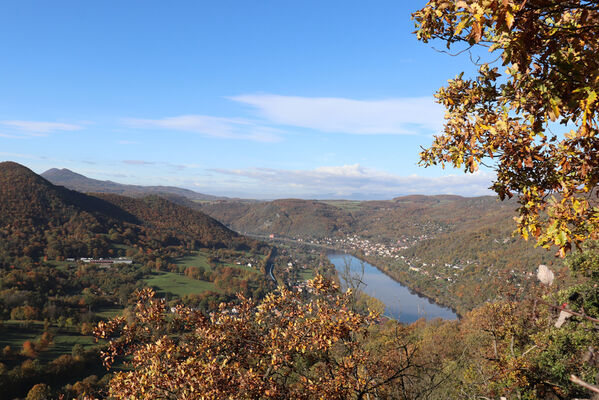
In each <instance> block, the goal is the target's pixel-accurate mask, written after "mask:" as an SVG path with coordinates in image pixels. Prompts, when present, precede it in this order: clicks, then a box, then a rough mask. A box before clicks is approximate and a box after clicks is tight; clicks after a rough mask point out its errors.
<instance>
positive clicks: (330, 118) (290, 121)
mask: <svg viewBox="0 0 599 400" xmlns="http://www.w3.org/2000/svg"><path fill="white" fill-rule="evenodd" d="M230 99H231V100H234V101H237V102H240V103H243V104H246V105H249V106H251V107H253V108H255V109H256V110H257V112H258V113H259V115H260V116H261V117H263V118H264V119H265V120H266V121H268V122H270V123H273V124H279V125H288V126H296V127H303V128H309V129H314V130H317V131H323V132H337V133H349V134H358V135H368V134H396V135H403V134H422V133H425V134H431V133H436V132H437V131H439V130H440V129H441V127H442V125H443V115H444V111H443V107H442V106H441V105H439V104H437V103H435V101H434V99H433V98H432V97H413V98H391V99H384V100H355V99H348V98H338V97H298V96H279V95H272V94H264V95H247V94H246V95H239V96H233V97H230Z"/></svg>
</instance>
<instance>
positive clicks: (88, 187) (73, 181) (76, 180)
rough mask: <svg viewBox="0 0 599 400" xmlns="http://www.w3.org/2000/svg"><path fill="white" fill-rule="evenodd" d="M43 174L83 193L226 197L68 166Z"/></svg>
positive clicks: (55, 182) (194, 198)
mask: <svg viewBox="0 0 599 400" xmlns="http://www.w3.org/2000/svg"><path fill="white" fill-rule="evenodd" d="M41 176H42V177H44V178H45V179H47V180H49V181H50V182H52V183H53V184H55V185H60V186H64V187H66V188H68V189H72V190H77V191H78V192H83V193H114V194H120V195H123V196H130V197H143V196H147V195H149V194H160V195H174V196H181V197H184V198H186V199H189V200H192V201H205V200H222V199H226V198H225V197H218V196H211V195H208V194H203V193H198V192H194V191H193V190H188V189H183V188H178V187H174V186H141V185H125V184H122V183H116V182H112V181H101V180H98V179H92V178H88V177H86V176H84V175H81V174H78V173H76V172H73V171H71V170H69V169H66V168H63V169H58V168H52V169H49V170H47V171H46V172H44V173H42V174H41Z"/></svg>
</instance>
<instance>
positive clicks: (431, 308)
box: [328, 254, 457, 323]
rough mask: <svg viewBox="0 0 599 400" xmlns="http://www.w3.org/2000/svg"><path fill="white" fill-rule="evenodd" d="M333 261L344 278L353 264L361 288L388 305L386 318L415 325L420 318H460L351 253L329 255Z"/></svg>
mask: <svg viewBox="0 0 599 400" xmlns="http://www.w3.org/2000/svg"><path fill="white" fill-rule="evenodd" d="M328 257H329V260H331V262H332V263H333V264H334V265H335V268H336V269H337V272H338V273H339V275H341V274H342V273H343V271H344V269H345V267H346V265H349V268H350V271H351V273H352V275H356V274H357V275H359V276H362V266H363V267H364V274H363V276H362V282H364V284H365V285H362V286H361V287H360V288H361V290H362V291H363V292H365V293H366V294H368V295H369V296H372V297H375V298H377V299H379V300H380V301H382V302H383V303H384V304H385V315H386V316H388V317H390V318H394V319H397V320H399V321H401V322H406V323H410V322H414V321H416V320H417V319H418V318H422V317H424V318H426V319H432V318H438V317H440V318H444V319H456V318H457V316H456V314H455V313H454V312H453V311H452V310H451V309H449V308H447V307H442V306H440V305H438V304H435V303H433V302H432V301H430V300H429V299H427V298H425V297H420V296H418V295H417V294H415V293H411V292H410V290H409V289H408V288H406V287H405V286H403V285H402V284H401V283H399V282H396V281H394V280H393V279H391V278H390V277H388V276H387V275H385V274H384V273H382V272H381V271H379V270H378V269H377V268H376V267H374V266H373V265H371V264H368V263H367V262H363V261H361V260H359V259H357V258H356V257H354V256H352V255H349V254H329V255H328Z"/></svg>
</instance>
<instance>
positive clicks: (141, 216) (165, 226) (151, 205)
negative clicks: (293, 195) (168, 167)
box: [95, 194, 242, 247]
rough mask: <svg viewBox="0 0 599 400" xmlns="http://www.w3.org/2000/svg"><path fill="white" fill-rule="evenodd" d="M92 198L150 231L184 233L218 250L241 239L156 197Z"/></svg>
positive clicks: (210, 220)
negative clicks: (135, 219)
mask: <svg viewBox="0 0 599 400" xmlns="http://www.w3.org/2000/svg"><path fill="white" fill-rule="evenodd" d="M95 196H97V197H98V198H99V199H101V200H105V201H106V202H108V203H111V204H113V205H115V206H117V207H118V208H119V209H121V210H124V211H125V212H127V213H130V214H131V215H132V216H134V217H135V218H137V219H138V220H139V221H141V223H142V224H143V225H145V226H147V227H149V228H154V229H160V230H164V231H169V232H171V231H172V232H180V233H184V234H186V235H189V236H190V237H196V238H198V240H201V241H202V242H204V243H206V244H207V245H214V244H216V243H219V247H223V246H225V247H226V244H227V243H231V242H232V241H234V240H241V239H242V236H240V235H239V234H237V233H236V232H233V231H232V230H230V229H229V228H227V227H225V226H224V225H223V224H221V223H220V222H218V221H217V220H215V219H214V218H211V217H209V216H207V215H206V214H204V213H202V212H200V211H197V210H192V209H190V208H188V207H185V206H182V205H179V204H175V203H173V202H171V201H169V200H167V199H164V198H162V197H159V196H155V195H153V196H146V197H144V198H142V199H134V198H131V197H125V196H118V195H113V194H95Z"/></svg>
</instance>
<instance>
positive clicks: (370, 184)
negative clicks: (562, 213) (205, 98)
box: [211, 164, 494, 198]
mask: <svg viewBox="0 0 599 400" xmlns="http://www.w3.org/2000/svg"><path fill="white" fill-rule="evenodd" d="M211 171H213V172H216V173H218V174H223V175H228V176H234V177H238V178H240V179H241V180H240V181H239V182H237V184H238V185H247V187H248V188H249V190H254V189H258V188H261V189H262V190H263V191H270V193H268V194H269V195H271V196H273V197H277V196H279V195H280V194H285V193H289V195H292V196H300V197H307V196H308V197H309V196H313V197H319V198H322V197H323V196H326V195H329V196H334V197H346V198H351V197H353V196H355V195H356V194H360V195H363V196H364V195H365V196H371V197H372V196H374V197H378V198H391V197H394V196H398V195H404V194H459V195H465V196H475V195H486V194H491V192H490V190H488V187H489V186H490V184H491V180H492V179H493V178H494V175H493V174H491V173H486V172H478V173H476V174H470V175H466V174H460V175H447V176H442V177H433V178H431V177H423V176H418V175H411V176H400V175H395V174H391V173H388V172H385V171H380V170H375V169H371V168H365V167H363V166H361V165H359V164H354V165H343V166H332V167H319V168H316V169H313V170H279V169H270V168H252V169H244V170H242V169H212V170H211Z"/></svg>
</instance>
